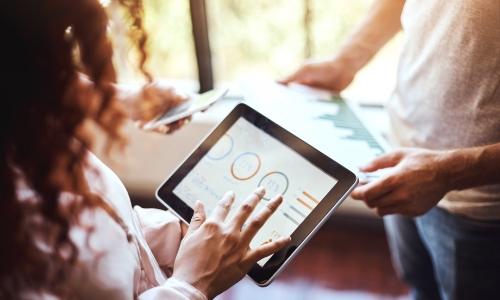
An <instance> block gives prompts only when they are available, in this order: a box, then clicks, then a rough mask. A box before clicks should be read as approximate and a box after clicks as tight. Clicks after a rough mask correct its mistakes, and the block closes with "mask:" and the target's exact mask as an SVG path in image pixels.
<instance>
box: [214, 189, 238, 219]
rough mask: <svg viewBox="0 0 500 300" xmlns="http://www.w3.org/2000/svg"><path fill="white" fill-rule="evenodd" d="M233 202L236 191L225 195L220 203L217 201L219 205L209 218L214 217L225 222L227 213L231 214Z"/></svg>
mask: <svg viewBox="0 0 500 300" xmlns="http://www.w3.org/2000/svg"><path fill="white" fill-rule="evenodd" d="M233 202H234V192H233V191H229V192H227V193H226V194H225V195H224V197H222V199H221V200H220V201H219V203H217V206H216V207H215V209H214V211H213V212H212V215H211V216H210V217H209V218H210V219H214V220H215V221H218V222H224V220H225V219H226V217H227V215H228V214H229V211H230V210H231V206H232V205H233Z"/></svg>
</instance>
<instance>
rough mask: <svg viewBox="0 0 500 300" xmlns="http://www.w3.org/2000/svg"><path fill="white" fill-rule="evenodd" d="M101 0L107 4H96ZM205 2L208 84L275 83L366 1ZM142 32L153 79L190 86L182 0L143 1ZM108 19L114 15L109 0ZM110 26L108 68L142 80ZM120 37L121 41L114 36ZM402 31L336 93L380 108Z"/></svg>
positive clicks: (189, 37)
mask: <svg viewBox="0 0 500 300" xmlns="http://www.w3.org/2000/svg"><path fill="white" fill-rule="evenodd" d="M102 1H109V0H102ZM191 2H193V5H199V4H200V3H205V12H206V18H207V22H206V23H207V27H208V37H209V43H210V50H211V63H212V69H213V76H214V83H215V85H216V86H217V85H220V84H223V83H226V82H232V81H234V80H236V79H237V78H239V77H240V76H248V75H258V76H259V77H261V78H262V77H267V78H269V79H276V78H280V77H283V76H286V75H289V74H291V73H292V72H293V71H295V70H296V69H297V68H298V67H299V66H300V65H301V64H302V63H303V62H304V60H306V59H317V58H322V57H327V56H329V55H331V54H332V53H333V52H334V51H335V49H336V48H337V47H338V46H339V45H340V43H341V42H342V41H343V39H344V38H345V37H346V36H347V34H348V33H349V32H350V30H352V29H353V27H354V26H355V25H356V24H357V23H358V22H359V20H360V19H361V18H362V17H363V16H364V14H365V13H366V12H367V10H368V8H369V7H370V5H371V4H372V2H373V0H274V1H268V0H254V1H238V0H210V1H196V0H195V1H191ZM144 5H145V15H146V19H145V22H146V28H147V30H148V32H149V33H150V37H151V39H150V43H149V49H150V57H149V61H148V67H149V70H151V72H152V73H153V75H154V76H156V77H161V78H169V79H177V80H184V81H196V80H197V79H198V69H197V64H196V53H195V41H194V37H193V25H192V22H191V14H190V1H189V0H144ZM109 8H110V10H111V13H112V14H113V15H114V16H115V20H114V21H115V22H119V20H120V17H119V14H117V12H116V7H115V5H113V3H111V5H110V7H109ZM118 28H122V27H121V26H114V27H112V30H113V32H114V34H113V35H112V36H113V37H114V39H115V44H116V45H117V53H116V54H117V55H115V63H116V66H117V68H118V70H119V75H120V81H121V82H135V81H137V80H142V79H143V78H142V76H141V75H140V73H139V72H138V71H137V69H136V68H135V67H134V66H133V64H131V63H130V62H134V61H136V60H135V58H136V57H137V53H135V52H134V51H133V50H131V49H132V47H131V45H130V44H129V43H128V41H127V40H126V38H125V36H124V35H123V32H120V30H119V29H118ZM119 37H121V38H119ZM401 42H402V34H399V35H398V36H396V38H394V39H393V40H392V41H391V42H389V43H388V45H386V46H385V47H384V48H383V49H382V51H381V52H379V54H378V55H377V56H376V57H375V58H374V59H373V60H372V61H371V62H370V63H369V65H368V66H367V67H365V68H364V69H363V70H362V71H361V72H360V73H359V74H358V76H357V77H356V79H355V81H354V82H353V84H351V86H350V87H349V88H348V89H347V90H346V91H345V92H344V96H345V97H349V98H355V99H357V100H358V101H360V102H361V103H366V104H382V103H383V102H384V101H386V99H388V97H389V95H390V94H391V92H392V90H393V89H394V86H395V79H396V69H397V62H398V56H399V51H400V46H401Z"/></svg>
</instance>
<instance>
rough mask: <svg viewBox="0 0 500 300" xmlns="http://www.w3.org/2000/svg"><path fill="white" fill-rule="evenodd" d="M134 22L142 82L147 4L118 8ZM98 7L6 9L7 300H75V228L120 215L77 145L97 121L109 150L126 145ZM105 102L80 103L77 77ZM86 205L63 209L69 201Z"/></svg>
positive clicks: (1, 147)
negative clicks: (48, 298) (36, 297)
mask: <svg viewBox="0 0 500 300" xmlns="http://www.w3.org/2000/svg"><path fill="white" fill-rule="evenodd" d="M118 2H119V3H120V5H121V6H122V7H123V8H124V9H125V11H127V12H128V15H129V17H130V18H129V21H130V23H131V24H130V25H131V30H130V33H131V37H132V39H133V42H134V43H135V44H136V45H137V47H138V49H139V53H140V61H139V67H140V69H141V70H142V71H143V73H144V74H145V75H146V76H147V77H148V79H151V76H149V74H148V73H147V72H145V71H144V62H145V61H146V57H147V56H146V52H145V45H146V42H147V35H146V33H145V31H144V28H143V25H142V15H143V10H142V3H141V0H118ZM107 26H108V17H107V14H106V11H105V9H104V8H103V6H102V5H101V4H100V3H99V1H98V0H39V1H32V0H17V1H1V3H0V40H1V41H2V42H1V43H0V101H1V102H0V193H1V198H0V241H1V246H0V298H1V299H14V298H19V297H20V295H21V294H23V292H26V291H31V292H45V293H48V294H51V295H55V296H58V297H59V298H71V297H72V293H71V290H70V288H69V284H68V278H69V277H70V276H69V275H70V273H71V271H72V270H73V269H74V267H75V264H76V261H77V256H78V251H77V248H76V247H75V245H74V244H73V243H72V241H71V240H70V237H69V229H70V227H71V225H73V224H76V223H77V222H78V216H79V214H80V213H81V212H82V210H83V209H86V208H103V209H104V210H105V211H107V212H108V213H109V214H110V215H111V216H112V217H113V218H114V219H115V220H116V221H120V220H119V218H118V217H117V215H116V213H115V212H114V211H113V209H112V208H111V207H109V206H108V205H107V204H106V203H105V202H104V201H103V200H102V199H101V198H100V197H99V196H98V195H95V194H93V193H91V191H90V189H89V186H88V185H87V183H86V180H85V177H84V170H86V168H88V167H89V166H88V165H87V164H86V161H87V160H86V153H87V150H86V149H88V148H89V147H90V146H91V143H92V140H91V139H89V138H87V139H85V138H81V139H78V141H76V139H75V136H76V134H77V132H78V130H79V128H80V127H81V126H82V125H83V123H84V122H85V121H86V120H89V119H90V120H93V121H94V122H95V123H97V124H98V125H99V126H100V127H101V128H102V129H104V131H105V132H106V133H107V135H108V137H109V139H108V140H109V141H110V143H115V142H124V141H125V139H124V137H123V136H122V135H121V134H120V131H119V129H120V126H121V125H122V123H123V121H124V119H125V113H124V111H123V109H122V108H121V106H120V105H119V104H118V103H117V101H116V100H115V98H114V94H115V90H114V88H113V85H112V83H114V82H115V81H116V74H115V71H114V68H113V65H112V62H111V59H112V46H111V43H110V41H109V39H108V36H107V32H106V30H107ZM77 72H83V73H85V74H87V75H88V76H89V77H90V79H91V80H92V81H93V83H94V87H93V89H94V91H96V92H97V94H98V95H100V97H99V98H100V99H98V100H99V101H98V109H97V110H96V109H90V107H91V106H92V107H95V106H93V105H91V103H90V102H91V99H88V97H87V98H86V97H84V96H82V95H78V93H77V89H75V86H76V85H77V81H78V73H77ZM64 192H69V193H71V194H73V195H75V196H77V198H78V199H79V201H73V202H72V203H71V204H70V205H69V206H68V207H66V208H65V209H62V208H61V204H60V196H61V193H64Z"/></svg>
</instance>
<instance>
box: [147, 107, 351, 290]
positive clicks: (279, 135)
mask: <svg viewBox="0 0 500 300" xmlns="http://www.w3.org/2000/svg"><path fill="white" fill-rule="evenodd" d="M240 117H243V118H245V119H246V120H247V121H249V122H250V123H252V124H253V125H254V126H256V127H257V128H259V129H260V130H262V131H264V132H265V133H267V134H269V135H270V136H272V137H274V138H275V139H277V140H278V141H280V142H281V143H283V144H284V145H286V146H287V147H289V148H290V149H292V150H293V151H295V152H296V153H298V154H299V155H301V156H302V157H304V158H305V159H306V160H307V161H309V162H310V163H311V164H313V165H314V166H316V167H317V168H319V169H320V170H322V171H323V172H325V173H327V174H329V175H330V176H332V177H333V178H335V179H336V180H338V182H337V183H336V184H335V186H334V187H333V188H332V189H331V190H330V191H329V192H328V194H327V195H326V196H325V197H324V198H323V200H321V202H320V203H319V204H318V205H317V206H316V207H315V208H314V210H313V211H312V212H311V213H310V214H309V215H308V216H307V217H306V218H305V219H304V221H303V222H302V223H301V224H300V225H299V227H298V228H297V229H296V230H295V231H294V232H293V233H292V235H291V238H292V240H291V242H290V243H289V244H288V245H286V246H285V247H284V248H283V249H282V250H280V251H278V252H277V253H275V254H274V255H273V256H272V257H271V259H270V260H269V261H268V262H267V263H266V264H265V265H264V267H260V266H259V265H257V264H255V265H254V266H253V267H252V269H251V270H250V271H249V272H248V274H247V275H248V276H249V277H250V278H251V279H252V280H253V281H254V282H255V283H256V284H257V285H259V286H267V285H269V284H270V283H271V282H272V281H273V280H274V278H276V276H277V275H278V274H279V273H280V272H281V271H282V270H283V269H284V267H285V266H286V265H287V264H288V263H289V262H290V261H291V259H292V258H293V257H294V256H295V255H296V254H297V253H298V252H299V251H300V250H301V248H302V247H304V245H305V244H306V243H307V241H308V240H309V239H310V238H311V237H312V236H313V235H314V233H315V232H316V231H317V230H318V229H319V228H320V227H321V225H323V223H324V222H325V221H326V220H327V219H328V217H329V216H330V215H331V214H332V213H333V212H334V211H335V209H336V208H337V207H338V206H339V205H340V204H341V203H342V201H343V200H344V199H345V198H347V196H348V195H349V194H350V192H351V191H352V190H353V189H354V188H355V187H356V186H357V184H358V178H357V177H356V175H355V174H354V173H352V172H351V171H349V170H348V169H346V168H345V167H343V166H342V165H340V164H339V163H337V162H335V161H334V160H332V159H331V158H329V157H328V156H326V155H325V154H323V153H321V152H320V151H318V150H316V149H315V148H313V147H312V146H310V145H309V144H307V143H306V142H304V141H303V140H301V139H299V138H298V137H296V136H295V135H293V134H292V133H290V132H288V131H287V130H285V129H284V128H283V127H281V126H279V125H278V124H276V123H274V122H273V121H271V120H270V119H268V118H267V117H265V116H264V115H262V114H261V113H259V112H257V111H256V110H254V109H253V108H251V107H249V106H248V105H246V104H244V103H240V104H238V105H237V106H236V107H235V108H234V109H233V110H232V111H231V112H230V113H229V115H228V116H227V117H226V118H225V119H224V120H223V121H222V122H221V123H220V124H219V125H218V126H217V127H216V128H215V129H214V130H213V131H212V132H211V133H209V134H208V136H207V137H206V138H205V139H204V140H203V141H202V142H201V143H200V144H199V145H198V146H197V147H196V148H195V149H194V150H193V151H192V152H191V154H190V155H189V156H188V157H187V158H186V159H185V160H184V161H183V162H182V163H181V164H180V166H179V167H178V168H177V169H176V170H175V171H174V172H173V173H172V174H171V175H170V176H169V177H168V178H167V179H166V180H165V181H164V182H163V183H162V184H161V185H160V186H159V187H158V189H157V190H156V198H157V199H158V201H160V202H161V203H162V204H163V205H165V206H166V207H167V208H169V209H171V210H172V212H173V213H175V214H176V215H177V216H178V217H179V218H180V219H181V220H183V221H184V222H185V223H187V224H189V221H190V220H191V218H192V216H193V209H192V208H191V207H189V205H187V204H186V203H185V202H184V201H183V200H181V199H180V198H178V197H177V196H176V195H175V194H174V193H173V192H172V191H173V190H174V188H175V187H176V186H177V185H178V184H179V183H180V182H181V181H182V179H184V178H185V177H186V176H187V175H188V173H189V172H190V171H191V170H192V169H193V168H194V167H195V166H196V165H197V164H198V162H199V161H200V160H201V159H202V158H203V157H204V156H205V154H207V153H208V151H209V150H210V149H211V148H212V146H213V145H214V144H215V143H216V142H217V141H218V140H219V139H220V138H221V137H222V136H223V135H224V134H225V133H226V132H227V131H228V130H229V128H231V126H232V125H233V124H234V123H235V122H236V121H237V120H238V119H239V118H240ZM249 193H250V191H249ZM284 196H285V197H286V195H284ZM200 200H203V199H200Z"/></svg>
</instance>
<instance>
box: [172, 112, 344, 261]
mask: <svg viewBox="0 0 500 300" xmlns="http://www.w3.org/2000/svg"><path fill="white" fill-rule="evenodd" d="M336 183H337V180H336V179H335V178H333V177H331V176H329V175H327V174H326V173H324V172H323V171H322V170H320V169H319V168H317V167H316V166H314V165H312V164H311V163H310V162H309V161H307V160H306V159H304V158H303V157H302V156H300V155H299V154H297V153H296V152H294V151H293V150H292V149H290V148H288V147H287V146H285V145H284V144H282V143H281V142H279V141H278V140H277V139H275V138H274V137H272V136H270V135H268V134H266V133H265V132H263V131H261V130H260V129H258V128H257V127H255V126H254V125H253V124H251V123H249V122H248V121H247V120H245V119H244V118H240V119H239V120H237V121H236V122H235V123H234V125H233V126H232V127H231V128H229V130H228V131H227V132H226V134H225V135H224V136H222V137H221V138H220V139H219V141H217V142H216V143H215V144H214V146H213V147H212V149H210V151H209V152H208V153H207V155H206V156H205V157H204V158H202V159H201V160H200V162H199V163H198V164H197V165H196V166H195V167H194V168H193V169H192V170H191V172H189V174H188V175H187V176H186V177H185V178H184V179H183V180H182V181H181V182H180V183H179V185H178V186H177V187H175V189H174V191H173V192H174V194H176V195H177V196H178V197H179V198H181V199H182V200H183V201H185V202H186V203H187V204H188V205H190V206H191V207H193V206H194V203H195V201H196V200H200V201H202V202H203V204H204V205H205V209H206V212H207V214H208V215H210V214H211V213H212V211H213V210H214V208H215V207H216V205H217V203H218V201H219V200H220V199H221V198H222V197H223V196H224V194H225V193H226V192H227V191H229V190H232V191H234V193H235V195H236V199H235V202H234V204H233V206H232V207H231V211H230V213H229V215H228V218H227V219H230V218H231V217H232V216H233V215H234V213H235V211H236V208H237V207H238V206H239V205H240V204H241V203H242V202H243V201H244V200H245V198H247V197H248V195H249V194H250V193H251V192H252V191H253V190H255V189H256V188H257V187H259V186H263V187H265V188H266V194H265V195H264V197H263V199H262V200H261V201H260V203H259V204H258V206H257V208H256V209H255V211H254V213H253V215H255V213H256V212H258V211H259V210H260V209H262V208H263V207H264V206H265V205H266V204H267V203H269V201H270V200H271V199H272V198H273V197H274V196H275V195H277V194H281V195H283V204H282V205H281V206H280V207H279V209H278V211H277V212H275V213H274V215H273V216H272V217H271V218H270V219H269V221H268V222H267V223H265V225H264V226H263V227H262V229H261V230H260V231H259V232H258V233H257V235H256V236H255V238H254V240H252V242H251V244H250V246H251V247H257V246H259V245H261V244H263V243H269V242H272V241H273V240H275V239H277V238H279V237H281V236H285V235H291V234H292V233H293V232H294V231H295V229H297V227H298V226H299V225H300V224H301V223H302V222H303V221H304V220H305V219H306V218H307V216H308V215H309V214H310V213H311V212H312V211H313V210H314V208H315V207H316V206H317V205H318V204H319V203H320V202H321V200H322V199H323V198H324V197H325V196H326V194H327V193H328V192H329V191H330V190H331V189H332V188H333V186H334V185H335V184H336ZM266 261H267V259H264V260H262V261H261V262H260V263H261V264H264V263H265V262H266Z"/></svg>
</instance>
